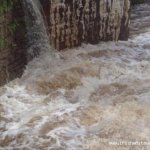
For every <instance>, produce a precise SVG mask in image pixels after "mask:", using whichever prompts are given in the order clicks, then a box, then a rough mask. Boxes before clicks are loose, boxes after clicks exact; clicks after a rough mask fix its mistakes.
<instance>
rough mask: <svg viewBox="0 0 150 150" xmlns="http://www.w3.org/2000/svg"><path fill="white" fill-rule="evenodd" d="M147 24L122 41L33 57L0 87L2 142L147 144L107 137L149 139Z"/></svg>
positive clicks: (69, 146)
mask: <svg viewBox="0 0 150 150" xmlns="http://www.w3.org/2000/svg"><path fill="white" fill-rule="evenodd" d="M145 6H146V7H143V5H139V6H138V8H141V10H140V9H138V10H139V11H136V13H138V14H141V16H142V17H141V19H140V20H141V22H142V23H143V24H144V23H145V24H146V22H149V21H150V20H149V21H148V19H150V17H149V16H148V15H149V14H150V13H146V12H148V11H149V10H150V9H149V8H150V6H149V5H146V4H145ZM142 8H144V9H142ZM145 8H147V9H145ZM135 9H137V8H135ZM144 12H145V13H144ZM134 13H135V12H133V15H134ZM136 19H137V18H136ZM136 19H135V21H134V23H133V24H132V25H136V27H137V28H138V27H139V24H138V19H137V22H136ZM145 27H146V30H144V31H142V32H140V33H139V32H138V33H137V32H136V31H133V33H132V37H131V38H130V40H129V41H127V42H121V41H119V42H116V43H114V42H107V43H105V42H102V43H99V44H98V45H90V44H89V45H85V44H83V45H82V46H81V47H79V48H75V49H71V50H70V49H69V50H66V51H64V52H55V55H54V56H55V57H54V58H52V59H50V55H51V50H47V51H46V52H45V53H43V54H41V55H40V56H39V57H37V58H35V59H34V60H32V61H31V62H30V63H29V64H28V65H27V67H26V70H25V72H24V74H23V76H22V77H21V78H20V79H16V80H14V81H12V82H10V83H9V84H7V85H5V86H4V87H1V88H0V150H17V149H18V150H131V149H133V150H141V149H144V150H149V149H150V147H149V145H148V144H147V145H132V146H131V145H129V146H126V145H120V146H117V145H111V144H110V142H114V141H117V142H118V141H120V140H122V141H133V142H134V141H145V142H146V141H147V142H148V141H150V115H149V114H150V42H149V41H150V26H149V25H148V24H146V25H145Z"/></svg>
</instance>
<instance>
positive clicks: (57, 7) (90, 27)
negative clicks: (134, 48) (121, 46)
mask: <svg viewBox="0 0 150 150" xmlns="http://www.w3.org/2000/svg"><path fill="white" fill-rule="evenodd" d="M40 1H41V4H42V5H43V8H44V11H45V15H46V18H47V22H48V25H49V33H50V42H51V45H52V46H53V47H54V48H56V49H58V50H61V49H65V48H71V47H74V46H79V45H81V43H82V42H86V43H92V44H95V43H98V42H99V41H109V40H115V41H116V40H127V39H128V33H129V31H128V24H129V9H130V0H57V1H56V0H40ZM46 3H47V5H45V4H46Z"/></svg>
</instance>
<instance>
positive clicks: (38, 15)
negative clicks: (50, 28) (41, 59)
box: [23, 0, 50, 61]
mask: <svg viewBox="0 0 150 150" xmlns="http://www.w3.org/2000/svg"><path fill="white" fill-rule="evenodd" d="M23 8H24V12H25V21H26V27H27V39H28V45H27V46H28V50H27V59H28V61H30V60H31V59H33V58H34V57H36V56H38V55H39V54H40V53H41V52H46V51H48V50H50V42H49V36H48V32H47V29H46V25H45V20H44V16H43V14H42V6H41V4H40V2H39V0H23Z"/></svg>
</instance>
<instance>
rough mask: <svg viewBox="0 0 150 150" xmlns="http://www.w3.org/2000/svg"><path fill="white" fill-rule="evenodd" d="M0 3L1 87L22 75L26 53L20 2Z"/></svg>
mask: <svg viewBox="0 0 150 150" xmlns="http://www.w3.org/2000/svg"><path fill="white" fill-rule="evenodd" d="M0 2H1V3H0V85H3V84H5V83H6V82H8V81H10V80H12V79H14V78H15V77H18V76H20V75H21V74H22V72H23V68H24V66H25V64H26V54H25V53H26V51H25V48H24V45H25V36H24V35H25V26H24V21H23V15H24V14H23V11H22V10H21V9H20V6H21V4H20V1H19V0H14V1H11V0H7V1H6V0H1V1H0Z"/></svg>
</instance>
